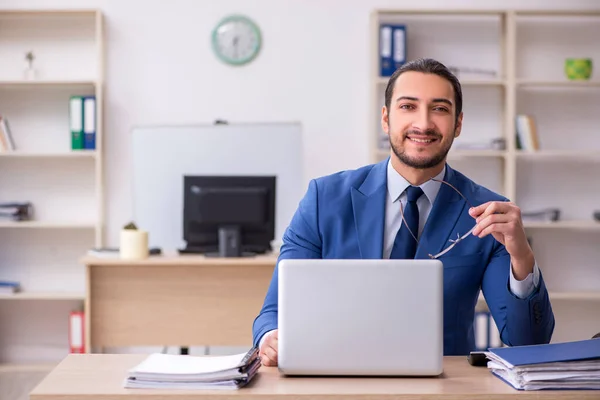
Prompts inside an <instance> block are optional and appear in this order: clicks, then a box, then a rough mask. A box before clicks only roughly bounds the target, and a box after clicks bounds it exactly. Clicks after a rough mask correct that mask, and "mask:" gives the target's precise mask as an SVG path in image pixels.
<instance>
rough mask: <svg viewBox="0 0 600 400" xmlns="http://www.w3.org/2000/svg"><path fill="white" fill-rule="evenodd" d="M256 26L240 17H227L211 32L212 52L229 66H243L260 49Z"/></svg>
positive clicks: (260, 40) (260, 39)
mask: <svg viewBox="0 0 600 400" xmlns="http://www.w3.org/2000/svg"><path fill="white" fill-rule="evenodd" d="M261 42H262V38H261V33H260V29H259V28H258V25H256V24H255V23H254V21H252V20H251V19H250V18H248V17H245V16H242V15H231V16H228V17H226V18H224V19H222V20H221V21H219V23H218V24H217V26H215V28H214V29H213V32H212V47H213V51H214V52H215V54H216V55H217V57H219V59H220V60H221V61H223V62H225V63H227V64H230V65H243V64H247V63H249V62H250V61H252V60H253V59H254V58H256V56H257V55H258V53H259V51H260V48H261V44H262V43H261Z"/></svg>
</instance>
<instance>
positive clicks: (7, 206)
mask: <svg viewBox="0 0 600 400" xmlns="http://www.w3.org/2000/svg"><path fill="white" fill-rule="evenodd" d="M32 218H33V206H32V204H31V203H29V202H11V203H0V221H7V220H8V221H29V220H31V219H32Z"/></svg>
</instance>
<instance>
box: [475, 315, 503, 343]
mask: <svg viewBox="0 0 600 400" xmlns="http://www.w3.org/2000/svg"><path fill="white" fill-rule="evenodd" d="M473 333H474V335H475V350H476V351H487V350H488V349H489V348H490V347H502V346H503V345H504V344H503V343H502V340H501V338H500V331H498V327H497V326H496V322H495V321H494V318H493V317H492V314H491V313H490V312H489V311H477V312H475V320H474V322H473Z"/></svg>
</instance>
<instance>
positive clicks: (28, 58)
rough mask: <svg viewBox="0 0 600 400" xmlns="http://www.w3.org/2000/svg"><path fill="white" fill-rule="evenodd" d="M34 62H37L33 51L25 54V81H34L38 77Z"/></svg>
mask: <svg viewBox="0 0 600 400" xmlns="http://www.w3.org/2000/svg"><path fill="white" fill-rule="evenodd" d="M33 60H35V56H34V55H33V51H28V52H27V53H25V79H27V80H33V79H35V77H36V73H35V68H33Z"/></svg>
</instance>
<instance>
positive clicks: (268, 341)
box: [258, 329, 279, 367]
mask: <svg viewBox="0 0 600 400" xmlns="http://www.w3.org/2000/svg"><path fill="white" fill-rule="evenodd" d="M278 332H279V330H277V329H275V330H274V331H271V332H269V333H267V334H266V336H265V340H264V341H263V344H262V346H260V349H259V351H258V354H259V356H260V360H261V362H262V364H263V365H264V366H267V367H276V366H277V349H278V340H277V337H278Z"/></svg>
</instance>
